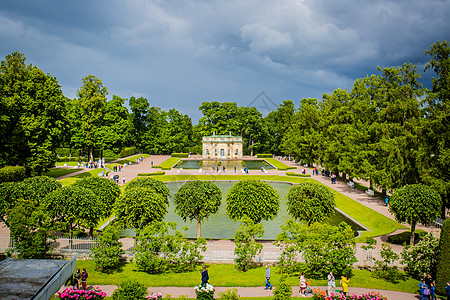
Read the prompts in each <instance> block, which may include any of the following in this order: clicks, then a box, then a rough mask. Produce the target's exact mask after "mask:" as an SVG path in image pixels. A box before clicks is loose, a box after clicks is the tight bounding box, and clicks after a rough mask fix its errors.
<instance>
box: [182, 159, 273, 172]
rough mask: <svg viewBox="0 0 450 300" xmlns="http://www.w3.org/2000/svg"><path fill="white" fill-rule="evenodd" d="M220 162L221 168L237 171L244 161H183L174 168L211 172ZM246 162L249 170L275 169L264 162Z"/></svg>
mask: <svg viewBox="0 0 450 300" xmlns="http://www.w3.org/2000/svg"><path fill="white" fill-rule="evenodd" d="M219 161H220V162H222V165H221V166H220V167H222V166H225V169H226V170H234V167H236V170H240V169H242V160H217V161H216V160H181V161H180V162H179V163H178V164H176V165H175V167H174V168H183V169H199V168H203V169H204V170H210V169H212V167H214V168H216V167H217V166H218V162H219ZM200 162H201V163H200ZM244 162H245V166H246V167H247V168H248V169H249V170H261V167H264V169H266V170H269V169H274V167H272V165H269V164H268V163H267V162H265V161H264V160H244Z"/></svg>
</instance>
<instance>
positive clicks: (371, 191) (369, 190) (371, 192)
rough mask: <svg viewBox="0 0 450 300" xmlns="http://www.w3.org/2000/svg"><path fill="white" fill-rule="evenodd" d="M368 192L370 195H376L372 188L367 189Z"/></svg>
mask: <svg viewBox="0 0 450 300" xmlns="http://www.w3.org/2000/svg"><path fill="white" fill-rule="evenodd" d="M366 194H367V195H369V196H373V195H375V193H374V191H373V190H371V189H368V190H367V191H366Z"/></svg>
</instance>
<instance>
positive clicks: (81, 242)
mask: <svg viewBox="0 0 450 300" xmlns="http://www.w3.org/2000/svg"><path fill="white" fill-rule="evenodd" d="M120 241H121V242H122V249H123V250H125V252H126V254H127V255H132V254H133V247H134V241H135V240H134V238H122V239H120ZM261 243H262V244H263V249H262V251H261V253H260V254H259V255H258V256H257V257H256V260H257V261H258V262H263V263H276V262H278V261H279V260H280V257H281V253H282V249H281V248H280V247H277V246H275V245H273V244H272V242H268V241H262V242H261ZM13 245H14V242H13V241H12V239H11V238H10V237H9V236H0V252H7V251H12V250H13ZM95 245H97V239H95V238H94V239H93V238H72V239H70V238H57V239H56V240H55V241H54V242H53V243H52V247H53V253H59V254H66V255H73V254H90V253H92V251H91V249H92V247H94V246H95ZM206 246H207V250H206V251H204V252H202V253H201V255H203V261H205V262H217V263H233V261H234V259H235V258H236V255H235V254H234V249H235V245H234V243H233V242H232V241H229V240H213V241H208V242H207V245H206ZM393 251H394V252H396V253H397V254H399V255H400V251H398V250H395V249H393ZM355 256H356V259H357V260H358V261H357V262H356V263H355V266H358V267H364V266H369V267H370V266H373V264H374V262H373V259H378V260H380V259H381V256H380V249H379V248H376V249H372V250H364V249H362V248H359V247H358V248H357V249H356V254H355ZM296 260H297V261H300V262H302V261H304V259H303V257H302V256H301V255H297V257H296ZM394 265H397V266H399V267H402V266H403V265H402V264H400V263H399V262H396V263H395V264H394Z"/></svg>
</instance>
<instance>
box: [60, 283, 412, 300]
mask: <svg viewBox="0 0 450 300" xmlns="http://www.w3.org/2000/svg"><path fill="white" fill-rule="evenodd" d="M175 284H176V283H175ZM95 287H99V288H100V289H101V290H102V291H104V292H105V293H106V294H107V295H108V296H111V295H112V293H113V292H114V290H115V289H117V286H115V285H99V286H95ZM90 288H93V286H88V289H90ZM311 288H313V289H322V290H326V287H324V286H316V287H314V286H313V287H311ZM228 289H237V291H238V294H239V296H240V297H272V296H273V292H274V290H265V289H264V286H260V287H215V290H216V292H215V297H216V298H217V297H219V293H221V292H224V291H226V290H228ZM338 289H340V288H338V287H337V288H336V290H338ZM63 290H64V287H62V288H61V290H60V291H63ZM292 290H293V291H292V296H294V297H298V287H293V288H292ZM147 292H148V294H149V295H150V294H153V293H161V294H162V295H163V297H165V296H166V295H167V294H170V295H171V297H172V298H178V297H179V296H181V295H186V296H187V297H188V298H195V292H194V289H193V288H192V287H149V288H148V289H147ZM369 292H375V293H380V294H381V295H383V296H385V297H387V298H388V299H389V300H417V299H420V296H419V295H417V294H411V293H403V292H396V291H387V290H374V289H366V288H352V287H349V294H350V295H351V294H357V295H361V294H364V293H369ZM307 298H312V295H309V296H308V297H307Z"/></svg>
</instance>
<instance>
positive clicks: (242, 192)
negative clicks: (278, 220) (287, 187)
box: [226, 179, 280, 223]
mask: <svg viewBox="0 0 450 300" xmlns="http://www.w3.org/2000/svg"><path fill="white" fill-rule="evenodd" d="M226 202H227V204H226V211H227V215H228V217H230V218H231V219H233V220H241V219H242V218H243V217H244V216H247V217H249V218H250V219H251V220H252V221H253V222H255V223H259V222H261V221H262V220H266V221H267V220H273V218H274V217H275V216H276V215H277V214H278V209H279V207H280V196H279V195H278V193H277V191H276V190H275V189H274V188H273V187H271V186H270V185H269V184H268V183H267V182H263V181H260V180H252V179H250V180H241V181H239V182H237V183H236V184H235V185H233V187H232V188H231V189H230V191H229V192H228V194H227V197H226Z"/></svg>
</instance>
